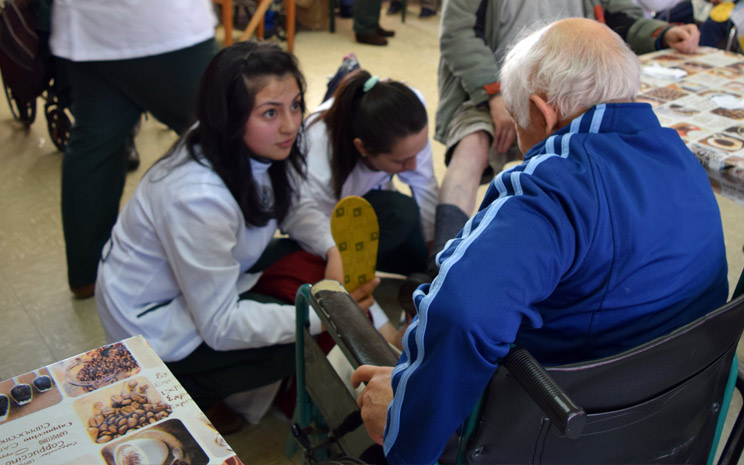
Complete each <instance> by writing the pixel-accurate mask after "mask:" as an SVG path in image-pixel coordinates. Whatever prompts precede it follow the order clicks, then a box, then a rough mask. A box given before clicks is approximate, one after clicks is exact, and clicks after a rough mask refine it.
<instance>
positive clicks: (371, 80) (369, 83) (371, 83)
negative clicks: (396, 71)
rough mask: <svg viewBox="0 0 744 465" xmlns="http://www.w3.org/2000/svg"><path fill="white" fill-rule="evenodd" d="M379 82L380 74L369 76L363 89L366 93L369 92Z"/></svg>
mask: <svg viewBox="0 0 744 465" xmlns="http://www.w3.org/2000/svg"><path fill="white" fill-rule="evenodd" d="M378 82H380V76H370V78H369V79H367V81H366V82H365V83H364V86H363V87H362V90H363V91H364V93H365V94H366V93H367V92H369V90H370V89H372V88H373V87H374V86H375V84H377V83H378Z"/></svg>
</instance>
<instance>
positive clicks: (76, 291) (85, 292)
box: [70, 284, 96, 300]
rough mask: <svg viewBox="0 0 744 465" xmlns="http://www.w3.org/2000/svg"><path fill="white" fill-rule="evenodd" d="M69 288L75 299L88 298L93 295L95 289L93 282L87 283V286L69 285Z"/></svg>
mask: <svg viewBox="0 0 744 465" xmlns="http://www.w3.org/2000/svg"><path fill="white" fill-rule="evenodd" d="M70 290H71V291H72V294H73V295H74V296H75V298H76V299H81V300H82V299H89V298H91V297H93V292H94V291H95V290H96V285H95V284H88V285H87V286H80V287H71V288H70Z"/></svg>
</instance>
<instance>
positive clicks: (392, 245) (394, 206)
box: [364, 190, 429, 275]
mask: <svg viewBox="0 0 744 465" xmlns="http://www.w3.org/2000/svg"><path fill="white" fill-rule="evenodd" d="M364 198H365V199H367V201H368V202H369V203H370V205H372V208H374V210H375V213H376V214H377V222H378V223H379V225H380V242H379V246H378V249H377V269H378V270H380V271H387V272H389V273H399V274H404V275H409V274H411V273H414V272H423V271H425V270H426V260H427V258H428V255H429V250H428V249H427V248H426V244H425V242H424V236H423V234H422V233H421V220H420V218H419V208H418V205H417V204H416V201H415V200H414V199H413V198H412V197H409V196H407V195H404V194H401V193H400V192H395V191H386V190H373V191H369V192H367V194H365V195H364Z"/></svg>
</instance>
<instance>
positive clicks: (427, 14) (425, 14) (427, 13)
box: [419, 7, 437, 19]
mask: <svg viewBox="0 0 744 465" xmlns="http://www.w3.org/2000/svg"><path fill="white" fill-rule="evenodd" d="M436 14H437V12H436V11H434V10H432V9H429V8H424V7H421V13H419V18H421V19H424V18H430V17H432V16H436Z"/></svg>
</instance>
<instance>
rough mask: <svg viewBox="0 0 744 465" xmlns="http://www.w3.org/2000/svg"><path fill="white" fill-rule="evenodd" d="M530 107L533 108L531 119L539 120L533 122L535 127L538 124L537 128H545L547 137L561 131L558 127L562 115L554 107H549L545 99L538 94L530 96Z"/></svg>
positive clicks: (531, 109)
mask: <svg viewBox="0 0 744 465" xmlns="http://www.w3.org/2000/svg"><path fill="white" fill-rule="evenodd" d="M530 106H531V107H532V108H530V117H531V118H537V119H538V121H533V122H532V123H533V125H534V124H535V123H536V122H537V123H538V126H536V127H539V128H545V134H544V135H545V137H547V136H549V135H551V134H553V133H554V132H555V131H556V130H558V129H560V128H559V127H558V121H559V120H560V115H559V114H558V112H557V111H556V110H555V109H554V108H553V107H551V106H550V105H548V102H546V101H545V99H543V98H542V97H540V96H539V95H537V94H532V95H530ZM533 112H534V113H533ZM533 127H535V126H533Z"/></svg>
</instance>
